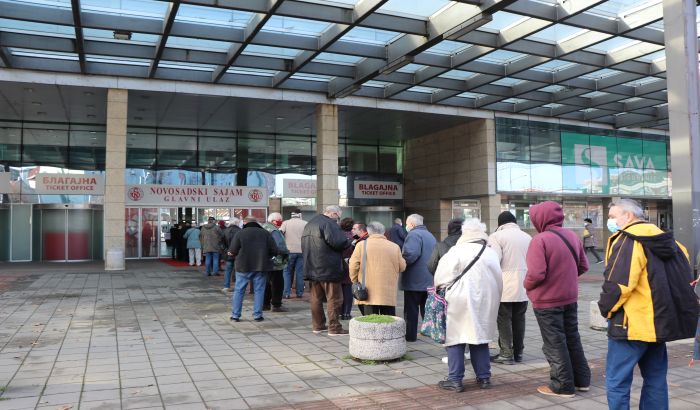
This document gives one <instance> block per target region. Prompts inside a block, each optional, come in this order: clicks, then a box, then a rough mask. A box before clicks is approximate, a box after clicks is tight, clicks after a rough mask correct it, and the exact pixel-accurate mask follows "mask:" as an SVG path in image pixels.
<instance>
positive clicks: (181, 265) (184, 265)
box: [159, 258, 190, 268]
mask: <svg viewBox="0 0 700 410" xmlns="http://www.w3.org/2000/svg"><path fill="white" fill-rule="evenodd" d="M159 260H160V261H161V262H163V263H165V264H166V265H170V266H173V267H176V268H189V267H190V264H189V262H183V261H178V260H175V259H170V258H161V259H159Z"/></svg>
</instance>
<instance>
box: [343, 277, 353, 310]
mask: <svg viewBox="0 0 700 410" xmlns="http://www.w3.org/2000/svg"><path fill="white" fill-rule="evenodd" d="M340 287H341V288H342V289H343V308H342V309H341V311H340V314H341V315H350V314H352V300H353V299H352V283H347V284H345V283H341V284H340Z"/></svg>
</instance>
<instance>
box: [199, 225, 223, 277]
mask: <svg viewBox="0 0 700 410" xmlns="http://www.w3.org/2000/svg"><path fill="white" fill-rule="evenodd" d="M199 239H200V241H201V242H202V252H203V253H204V264H205V268H206V269H205V270H206V274H207V276H211V275H216V276H219V252H220V251H221V241H222V240H223V239H224V233H223V232H222V231H221V228H219V226H218V225H217V224H216V219H215V218H214V217H213V216H210V217H209V222H208V223H206V224H204V225H202V233H201V234H200V236H199Z"/></svg>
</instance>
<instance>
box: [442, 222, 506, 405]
mask: <svg viewBox="0 0 700 410" xmlns="http://www.w3.org/2000/svg"><path fill="white" fill-rule="evenodd" d="M487 241H488V236H487V235H486V225H484V224H483V223H481V221H479V220H478V219H475V218H470V219H467V220H465V221H464V224H463V225H462V236H461V237H460V238H459V240H458V241H457V244H456V245H455V246H453V247H452V248H451V249H450V250H449V251H448V252H447V253H446V254H445V256H443V257H442V259H440V262H439V263H438V268H437V271H436V272H435V287H436V288H447V289H446V292H445V299H446V300H447V312H446V314H447V327H446V332H445V350H447V366H448V376H447V379H446V380H443V381H441V382H439V383H438V387H440V388H441V389H444V390H451V391H456V392H461V391H463V390H464V386H463V384H462V379H463V378H464V351H465V349H466V347H467V345H469V352H470V353H471V363H472V367H473V368H474V374H475V375H476V382H477V384H478V385H479V388H481V389H489V388H491V363H490V362H489V342H490V341H491V340H493V339H494V338H495V336H496V317H497V316H498V305H499V301H500V299H501V293H502V292H503V281H502V278H501V265H500V263H499V261H498V255H497V254H496V251H494V250H493V249H491V248H490V247H488V246H487ZM467 268H468V269H467ZM465 269H467V271H466V273H464V275H462V273H463V272H464V270H465ZM460 275H461V277H460Z"/></svg>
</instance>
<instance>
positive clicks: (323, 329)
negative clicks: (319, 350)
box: [313, 326, 328, 334]
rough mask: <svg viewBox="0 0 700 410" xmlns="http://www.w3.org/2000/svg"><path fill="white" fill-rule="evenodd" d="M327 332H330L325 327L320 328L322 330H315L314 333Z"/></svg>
mask: <svg viewBox="0 0 700 410" xmlns="http://www.w3.org/2000/svg"><path fill="white" fill-rule="evenodd" d="M326 330H328V327H327V326H324V327H322V328H320V329H314V330H313V332H314V333H315V334H319V333H322V332H325V331H326Z"/></svg>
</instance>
